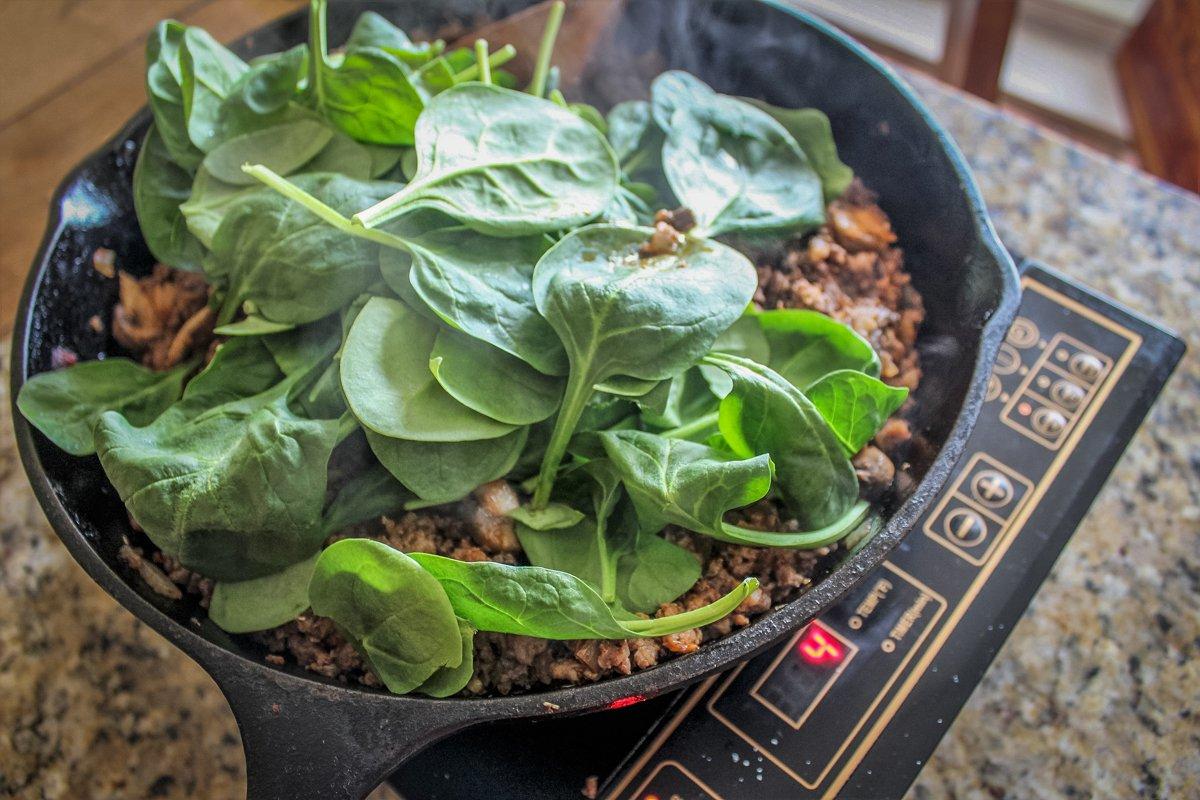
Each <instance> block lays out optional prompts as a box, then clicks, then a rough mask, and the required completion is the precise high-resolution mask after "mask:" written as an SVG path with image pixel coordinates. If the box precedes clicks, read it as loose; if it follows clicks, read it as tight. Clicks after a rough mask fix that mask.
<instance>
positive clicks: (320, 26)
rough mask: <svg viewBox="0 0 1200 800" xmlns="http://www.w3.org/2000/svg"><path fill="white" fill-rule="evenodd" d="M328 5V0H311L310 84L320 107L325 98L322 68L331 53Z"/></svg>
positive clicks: (309, 27) (309, 24)
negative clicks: (327, 18) (327, 16)
mask: <svg viewBox="0 0 1200 800" xmlns="http://www.w3.org/2000/svg"><path fill="white" fill-rule="evenodd" d="M327 5H328V3H327V0H311V3H310V5H309V13H308V50H309V56H308V85H309V87H310V88H311V89H312V92H313V96H314V97H315V98H316V100H317V107H318V108H320V107H321V105H322V104H323V103H324V99H325V98H324V89H323V87H322V86H321V70H322V69H323V68H324V67H325V66H326V64H327V63H328V62H327V55H328V53H329V40H328V36H329V34H328V32H327V30H326V19H325V17H326V7H327Z"/></svg>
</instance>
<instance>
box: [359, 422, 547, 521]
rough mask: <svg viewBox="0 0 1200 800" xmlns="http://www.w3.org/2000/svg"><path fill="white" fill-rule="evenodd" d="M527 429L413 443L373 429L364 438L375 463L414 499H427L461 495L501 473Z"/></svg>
mask: <svg viewBox="0 0 1200 800" xmlns="http://www.w3.org/2000/svg"><path fill="white" fill-rule="evenodd" d="M528 431H529V429H528V428H518V429H517V430H515V431H513V432H512V433H508V434H505V435H503V436H498V437H496V438H493V439H480V440H477V441H463V442H416V441H411V440H408V439H394V438H392V437H390V436H383V435H382V434H379V433H376V432H375V431H372V430H371V429H369V428H368V429H367V430H366V434H367V442H368V443H369V444H370V445H371V451H372V452H373V453H375V457H376V458H378V459H379V462H380V463H381V464H383V466H384V467H385V468H387V470H388V472H390V473H391V474H392V475H393V476H395V478H396V480H398V481H400V482H401V483H402V484H404V485H405V486H406V487H408V489H410V490H411V491H412V492H413V493H414V494H416V496H417V497H418V498H420V499H421V500H423V501H425V503H426V504H430V503H450V502H453V501H455V500H461V499H462V498H464V497H466V496H467V495H468V494H470V493H471V492H472V491H473V490H474V489H475V487H477V486H480V485H481V484H484V483H487V482H488V481H493V480H495V479H496V478H500V477H503V476H504V475H506V474H508V472H509V470H511V469H512V468H513V465H514V464H515V463H516V461H517V458H518V457H519V456H520V455H521V449H522V448H523V447H524V446H525V439H526V436H527V435H528Z"/></svg>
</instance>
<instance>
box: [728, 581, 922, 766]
mask: <svg viewBox="0 0 1200 800" xmlns="http://www.w3.org/2000/svg"><path fill="white" fill-rule="evenodd" d="M945 609H946V601H945V599H943V598H942V597H941V596H940V595H939V594H938V593H937V592H934V591H933V590H932V589H930V588H929V587H927V586H925V585H924V584H922V583H921V582H920V581H918V580H916V579H915V578H913V577H912V576H911V575H909V574H908V573H906V572H904V571H903V570H902V569H900V568H899V567H897V566H895V565H894V564H891V563H885V564H884V566H883V569H881V570H880V571H879V572H878V573H877V574H876V575H875V576H873V577H872V578H871V579H869V580H867V581H865V582H864V583H863V584H861V585H860V586H858V587H857V588H855V589H854V590H853V592H852V593H851V594H850V595H847V597H846V598H845V600H844V601H843V602H841V603H839V604H838V605H837V606H836V607H834V608H833V609H832V610H831V612H830V613H827V614H826V615H825V616H823V617H822V618H821V619H820V620H817V621H815V622H813V623H811V624H810V625H808V626H807V627H806V628H805V629H804V630H802V631H801V632H800V633H798V634H796V636H794V637H793V638H792V640H791V641H790V642H789V643H788V645H787V646H786V647H784V648H782V649H781V650H780V652H779V654H778V655H777V656H776V658H775V659H774V661H772V662H771V663H770V664H769V665H767V667H766V668H765V669H763V670H761V673H760V672H759V671H757V670H755V669H753V668H742V669H739V670H738V671H736V672H734V673H733V674H732V675H731V676H730V677H729V678H728V679H727V680H726V681H725V683H724V684H723V685H722V686H721V687H720V688H718V689H717V691H716V692H715V693H714V695H713V697H712V699H711V700H709V702H708V710H709V711H710V712H711V713H712V715H713V716H714V717H716V718H717V719H719V720H721V722H722V723H724V724H725V725H726V726H727V727H728V728H730V729H731V730H733V731H734V732H735V733H737V734H738V735H739V736H740V737H742V738H743V739H744V740H746V741H747V742H748V743H750V744H752V745H754V746H755V747H756V748H758V749H759V751H760V752H762V753H763V754H764V755H766V756H767V757H768V758H770V759H771V761H773V762H774V763H775V765H776V766H778V767H779V768H780V769H782V770H783V771H784V772H786V773H787V774H788V775H790V776H791V777H792V778H793V779H794V780H796V781H797V782H799V783H800V784H801V785H803V786H805V787H808V788H813V787H815V786H816V785H817V784H819V783H820V782H821V780H822V779H823V778H824V777H825V774H826V773H827V772H828V771H829V769H830V767H831V766H832V765H833V763H834V761H835V760H836V759H837V757H838V756H839V755H840V754H841V751H842V750H844V749H845V747H846V746H848V745H849V744H850V742H851V741H852V740H853V739H854V737H855V735H856V734H857V733H858V731H859V729H860V728H861V727H862V725H863V723H864V722H865V721H866V720H867V718H868V716H869V715H870V713H871V711H872V710H873V709H874V706H875V705H876V704H877V703H878V702H879V700H880V699H881V698H882V696H883V695H884V694H885V693H886V692H887V690H888V688H889V687H890V686H891V683H892V682H893V681H894V680H895V678H896V676H897V674H898V673H899V671H900V670H901V669H902V668H903V667H904V665H905V663H906V662H907V661H908V659H909V658H910V657H911V656H912V654H913V652H914V651H915V650H916V649H917V648H918V647H919V646H920V644H921V642H922V641H923V640H924V638H925V636H926V635H927V634H928V633H929V631H930V630H931V628H932V627H933V625H934V624H935V623H936V622H937V620H938V619H939V618H940V617H941V615H942V613H943V612H944V611H945Z"/></svg>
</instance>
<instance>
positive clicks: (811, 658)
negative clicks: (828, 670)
mask: <svg viewBox="0 0 1200 800" xmlns="http://www.w3.org/2000/svg"><path fill="white" fill-rule="evenodd" d="M796 653H797V654H798V655H799V656H800V658H801V659H803V660H804V661H807V662H808V663H809V664H816V665H820V666H827V665H831V664H840V663H841V661H842V659H843V658H845V656H846V649H845V647H843V646H842V643H841V642H839V641H838V640H837V638H836V637H834V635H833V634H832V633H830V632H829V631H828V630H827V629H826V628H825V627H823V626H822V625H820V624H819V623H816V622H814V623H812V624H811V625H809V626H808V628H807V629H805V631H804V634H803V635H802V636H801V637H800V640H799V641H798V642H796Z"/></svg>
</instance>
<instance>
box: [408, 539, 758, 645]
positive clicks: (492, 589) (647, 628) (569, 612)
mask: <svg viewBox="0 0 1200 800" xmlns="http://www.w3.org/2000/svg"><path fill="white" fill-rule="evenodd" d="M410 558H412V559H413V560H414V561H416V562H417V563H418V564H420V565H421V567H422V568H424V569H425V570H426V571H427V572H428V573H429V574H431V575H433V577H435V578H437V580H438V581H439V582H440V583H441V585H442V588H443V589H445V591H446V594H447V596H449V598H450V603H451V605H452V606H453V607H454V611H455V613H456V614H458V615H459V616H460V617H461V618H463V619H465V620H466V621H467V622H469V623H470V624H471V625H473V626H474V627H475V628H477V629H479V630H482V631H496V632H498V633H515V634H518V635H521V636H537V637H540V638H542V639H559V640H570V639H626V638H630V637H643V636H645V637H650V636H668V635H670V634H672V633H679V632H681V631H686V630H691V629H692V628H697V627H700V626H703V625H708V624H710V623H712V622H716V621H717V620H719V619H721V618H722V617H725V616H726V615H728V614H729V613H730V612H732V611H733V610H734V609H735V608H737V607H738V606H739V605H741V603H742V601H743V600H745V599H746V598H747V597H749V596H750V595H751V594H752V593H753V592H754V590H755V589H757V588H758V581H757V580H756V579H754V578H747V579H746V580H745V581H743V582H742V583H741V584H739V585H738V586H737V587H736V588H735V589H734V590H733V591H731V592H730V593H729V594H727V595H725V596H724V597H722V598H721V599H719V600H717V601H715V602H713V603H710V604H709V605H707V606H702V607H700V608H697V609H694V610H692V611H687V612H684V613H683V614H676V615H675V616H670V617H659V618H657V619H638V618H637V617H635V616H634V615H633V614H630V613H628V612H625V611H621V612H614V611H613V609H612V608H610V607H609V606H608V605H607V604H606V603H605V602H604V600H603V599H601V597H600V595H599V594H598V593H597V592H596V590H594V589H593V588H592V587H591V586H589V585H588V584H587V583H586V582H585V581H582V580H580V579H579V578H576V577H575V576H574V575H570V574H568V573H566V572H558V571H556V570H550V569H543V568H542V567H512V566H509V565H507V564H498V563H495V562H492V561H476V562H472V563H467V562H464V561H455V560H454V559H452V558H444V557H442V556H435V555H432V554H429V553H413V554H411V556H410Z"/></svg>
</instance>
